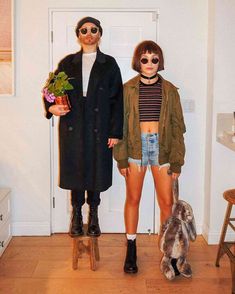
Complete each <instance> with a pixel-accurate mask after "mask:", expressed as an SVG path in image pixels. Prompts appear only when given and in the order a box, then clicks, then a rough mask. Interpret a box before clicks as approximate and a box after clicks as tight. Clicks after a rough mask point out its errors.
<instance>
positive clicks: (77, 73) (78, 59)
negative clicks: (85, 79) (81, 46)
mask: <svg viewBox="0 0 235 294" xmlns="http://www.w3.org/2000/svg"><path fill="white" fill-rule="evenodd" d="M73 65H74V68H73V76H74V77H75V79H76V81H77V83H78V93H79V96H80V97H82V96H83V87H82V51H79V52H78V53H76V54H75V56H74V58H73Z"/></svg>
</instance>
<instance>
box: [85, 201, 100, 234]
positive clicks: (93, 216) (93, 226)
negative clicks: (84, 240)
mask: <svg viewBox="0 0 235 294" xmlns="http://www.w3.org/2000/svg"><path fill="white" fill-rule="evenodd" d="M100 234H101V231H100V226H99V219H98V206H90V212H89V218H88V229H87V235H88V236H94V237H98V236H100Z"/></svg>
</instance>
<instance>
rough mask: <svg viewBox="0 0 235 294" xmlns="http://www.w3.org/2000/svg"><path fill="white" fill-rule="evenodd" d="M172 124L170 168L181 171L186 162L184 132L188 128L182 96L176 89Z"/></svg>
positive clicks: (176, 171)
mask: <svg viewBox="0 0 235 294" xmlns="http://www.w3.org/2000/svg"><path fill="white" fill-rule="evenodd" d="M171 124H172V141H171V151H170V156H169V162H170V169H171V171H172V172H175V173H180V172H181V166H183V164H184V156H185V145H184V133H185V132H186V128H185V124H184V118H183V112H182V107H181V103H180V97H179V94H178V91H177V90H176V89H175V91H174V96H173V99H172V112H171Z"/></svg>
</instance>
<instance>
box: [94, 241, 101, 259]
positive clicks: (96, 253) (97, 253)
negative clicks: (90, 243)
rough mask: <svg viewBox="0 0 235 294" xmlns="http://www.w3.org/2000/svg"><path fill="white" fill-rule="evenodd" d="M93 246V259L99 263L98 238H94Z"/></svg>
mask: <svg viewBox="0 0 235 294" xmlns="http://www.w3.org/2000/svg"><path fill="white" fill-rule="evenodd" d="M94 245H95V259H96V260H97V261H99V260H100V251H99V243H98V238H94Z"/></svg>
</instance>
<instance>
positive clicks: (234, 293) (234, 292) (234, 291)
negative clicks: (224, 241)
mask: <svg viewBox="0 0 235 294" xmlns="http://www.w3.org/2000/svg"><path fill="white" fill-rule="evenodd" d="M230 265H231V274H232V294H235V263H234V262H233V261H232V260H230Z"/></svg>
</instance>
